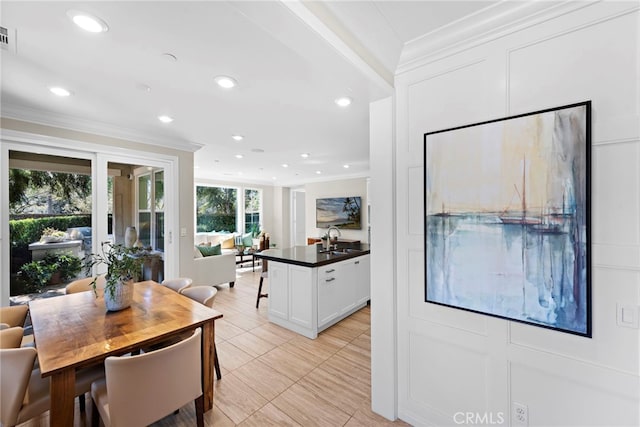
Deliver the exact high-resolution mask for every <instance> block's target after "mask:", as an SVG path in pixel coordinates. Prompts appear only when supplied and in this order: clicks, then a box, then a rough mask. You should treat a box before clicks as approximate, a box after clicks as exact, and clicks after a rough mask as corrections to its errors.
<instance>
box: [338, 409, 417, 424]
mask: <svg viewBox="0 0 640 427" xmlns="http://www.w3.org/2000/svg"><path fill="white" fill-rule="evenodd" d="M409 425H410V424H407V423H405V422H404V421H402V420H396V421H389V420H388V419H386V418H384V417H383V416H380V415H378V414H376V413H374V412H373V411H371V409H369V408H366V407H361V408H360V409H358V410H357V411H356V412H355V413H354V414H353V416H352V417H351V419H350V420H349V422H347V424H345V427H386V426H409Z"/></svg>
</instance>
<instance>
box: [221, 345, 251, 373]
mask: <svg viewBox="0 0 640 427" xmlns="http://www.w3.org/2000/svg"><path fill="white" fill-rule="evenodd" d="M216 351H217V352H218V361H219V362H220V367H221V368H223V369H225V370H227V371H233V370H234V369H237V368H239V367H240V366H242V365H244V364H245V363H248V362H250V361H252V360H253V359H254V358H253V356H251V355H250V354H248V353H246V352H244V351H242V350H241V349H239V348H238V347H236V346H235V345H233V344H231V343H230V342H229V341H225V342H223V343H220V344H216Z"/></svg>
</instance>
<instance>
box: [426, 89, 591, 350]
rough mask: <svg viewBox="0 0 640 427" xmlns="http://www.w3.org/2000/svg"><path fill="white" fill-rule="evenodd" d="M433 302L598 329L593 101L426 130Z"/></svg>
mask: <svg viewBox="0 0 640 427" xmlns="http://www.w3.org/2000/svg"><path fill="white" fill-rule="evenodd" d="M424 144H425V150H424V156H425V159H424V162H425V163H424V164H425V169H424V170H425V172H424V180H425V182H424V184H425V258H426V259H425V267H426V276H425V277H426V289H425V298H426V301H427V302H430V303H436V304H441V305H445V306H450V307H455V308H460V309H465V310H469V311H474V312H478V313H483V314H488V315H492V316H497V317H501V318H505V319H509V320H514V321H518V322H524V323H529V324H533V325H537V326H542V327H546V328H551V329H556V330H560V331H564V332H568V333H572V334H577V335H583V336H587V337H590V336H591V296H590V292H591V287H590V280H591V275H590V247H589V245H590V212H589V210H590V205H589V192H590V179H589V175H590V155H589V150H590V148H591V102H590V101H587V102H583V103H579V104H573V105H567V106H562V107H558V108H553V109H549V110H544V111H536V112H533V113H528V114H522V115H518V116H512V117H507V118H504V119H499V120H492V121H488V122H483V123H477V124H472V125H467V126H461V127H457V128H453V129H446V130H441V131H437V132H430V133H427V134H425V136H424Z"/></svg>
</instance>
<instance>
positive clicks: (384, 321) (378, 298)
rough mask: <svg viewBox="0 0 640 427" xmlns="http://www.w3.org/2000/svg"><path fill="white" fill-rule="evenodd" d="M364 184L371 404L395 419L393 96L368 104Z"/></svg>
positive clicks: (373, 407) (396, 414)
mask: <svg viewBox="0 0 640 427" xmlns="http://www.w3.org/2000/svg"><path fill="white" fill-rule="evenodd" d="M369 112H370V120H369V129H370V131H369V135H370V142H369V165H370V167H371V170H372V171H375V173H374V174H372V176H371V182H370V184H369V203H370V204H371V212H373V215H371V229H372V231H373V233H372V237H371V244H372V247H373V248H374V250H373V251H371V372H375V375H372V376H371V407H372V409H373V410H374V411H375V412H377V413H379V414H381V415H383V416H385V417H387V418H389V419H392V420H393V419H396V418H397V416H398V410H397V404H398V402H397V394H398V380H397V379H398V372H397V361H398V359H397V351H396V336H395V332H396V282H395V280H394V279H395V268H394V267H395V265H396V251H395V241H396V240H395V228H394V224H395V217H394V211H395V206H396V203H395V197H394V191H393V188H394V183H395V179H394V175H393V174H394V164H393V161H392V159H393V157H394V155H393V153H394V150H395V145H394V142H393V141H394V138H393V131H394V129H393V100H392V99H391V98H387V99H383V100H380V101H376V102H373V103H371V105H370V107H369Z"/></svg>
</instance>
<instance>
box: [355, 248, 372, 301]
mask: <svg viewBox="0 0 640 427" xmlns="http://www.w3.org/2000/svg"><path fill="white" fill-rule="evenodd" d="M354 266H355V280H356V304H362V303H366V302H367V301H369V300H370V299H371V263H370V258H369V255H363V256H361V257H358V258H356V259H355V261H354Z"/></svg>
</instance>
